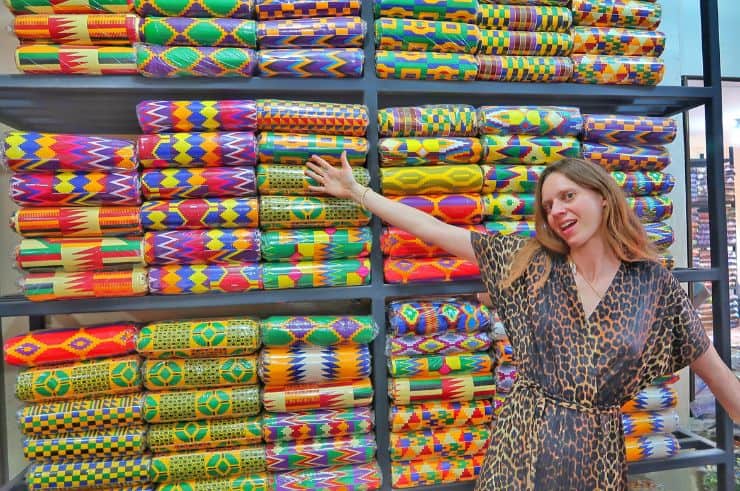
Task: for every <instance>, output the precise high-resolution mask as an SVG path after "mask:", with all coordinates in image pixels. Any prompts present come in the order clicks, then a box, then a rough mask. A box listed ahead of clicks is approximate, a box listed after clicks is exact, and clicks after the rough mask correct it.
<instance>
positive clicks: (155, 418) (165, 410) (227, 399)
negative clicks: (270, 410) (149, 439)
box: [144, 385, 260, 478]
mask: <svg viewBox="0 0 740 491" xmlns="http://www.w3.org/2000/svg"><path fill="white" fill-rule="evenodd" d="M259 412H260V389H259V386H256V385H247V386H243V387H223V388H220V389H211V390H181V391H174V392H147V393H146V397H145V398H144V420H145V421H146V422H147V423H150V424H151V423H171V422H175V421H198V420H206V419H208V420H210V419H223V418H236V417H241V416H256V415H258V414H259ZM202 478H205V476H204V477H202Z"/></svg>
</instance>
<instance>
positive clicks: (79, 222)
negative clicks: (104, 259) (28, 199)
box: [10, 206, 142, 237]
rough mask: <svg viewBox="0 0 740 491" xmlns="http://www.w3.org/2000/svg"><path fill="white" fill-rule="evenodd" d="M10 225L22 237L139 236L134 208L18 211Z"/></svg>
mask: <svg viewBox="0 0 740 491" xmlns="http://www.w3.org/2000/svg"><path fill="white" fill-rule="evenodd" d="M10 226H11V228H12V229H13V230H15V232H16V233H18V234H20V235H22V236H23V237H100V236H103V237H108V236H117V235H121V236H126V235H136V234H141V232H142V227H141V216H140V214H139V208H138V207H134V206H102V207H59V206H57V207H46V208H43V207H39V208H21V209H19V210H17V211H15V212H14V213H13V215H12V216H11V217H10Z"/></svg>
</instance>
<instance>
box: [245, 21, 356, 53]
mask: <svg viewBox="0 0 740 491" xmlns="http://www.w3.org/2000/svg"><path fill="white" fill-rule="evenodd" d="M366 29H367V28H366V26H365V21H364V20H362V18H360V17H312V18H308V19H280V20H267V21H263V22H260V23H259V25H258V27H257V36H258V39H259V44H260V49H265V48H362V44H363V42H364V41H365V31H366Z"/></svg>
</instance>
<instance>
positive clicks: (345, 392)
mask: <svg viewBox="0 0 740 491" xmlns="http://www.w3.org/2000/svg"><path fill="white" fill-rule="evenodd" d="M372 400H373V386H372V383H370V379H369V378H366V379H362V380H355V381H353V382H330V383H325V384H303V385H292V386H290V387H266V388H265V390H264V392H263V394H262V403H263V404H264V406H265V410H266V411H269V412H271V413H286V412H288V413H290V412H295V411H305V410H310V409H346V408H350V407H359V406H369V405H370V404H371V403H372Z"/></svg>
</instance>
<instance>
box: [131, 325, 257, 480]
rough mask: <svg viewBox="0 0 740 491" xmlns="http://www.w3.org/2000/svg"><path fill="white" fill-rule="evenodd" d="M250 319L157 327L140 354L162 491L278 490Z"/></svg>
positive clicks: (153, 473)
mask: <svg viewBox="0 0 740 491" xmlns="http://www.w3.org/2000/svg"><path fill="white" fill-rule="evenodd" d="M259 327H260V326H259V320H258V319H253V318H250V317H237V318H221V319H205V320H201V319H198V320H182V321H163V322H153V323H150V324H147V325H145V326H144V327H142V329H141V332H140V334H139V337H138V339H137V342H136V349H137V351H138V352H139V354H140V355H142V356H144V357H145V358H146V360H145V361H144V364H143V369H142V373H143V383H144V386H145V387H146V388H147V392H146V393H145V394H144V403H143V415H144V420H145V421H146V422H147V423H149V424H150V426H149V434H148V445H149V448H150V450H151V451H152V453H153V456H152V459H151V469H150V472H149V476H150V479H151V482H152V483H155V484H157V485H158V488H157V489H158V490H159V491H179V490H185V489H188V490H199V491H202V490H216V489H271V487H270V486H271V477H270V475H269V474H268V473H267V472H266V467H265V466H266V460H265V446H264V445H263V444H262V420H261V416H260V412H261V407H262V406H261V403H260V387H259V378H258V375H257V355H256V352H257V351H258V350H259V347H260V330H259Z"/></svg>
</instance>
